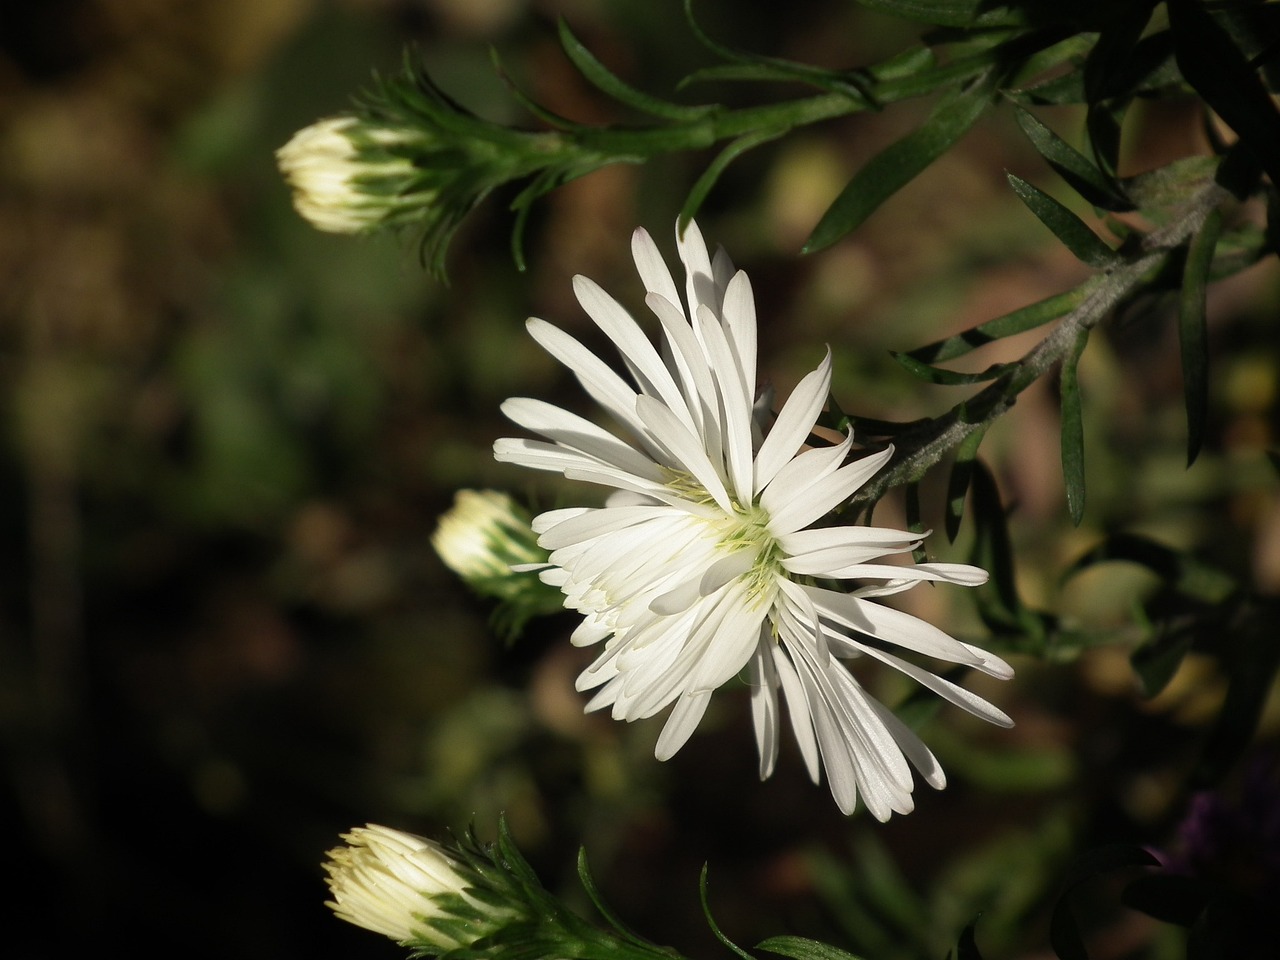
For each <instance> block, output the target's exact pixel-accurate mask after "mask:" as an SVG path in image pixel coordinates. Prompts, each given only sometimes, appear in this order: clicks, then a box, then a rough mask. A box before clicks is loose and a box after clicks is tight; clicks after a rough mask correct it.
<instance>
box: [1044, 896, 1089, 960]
mask: <svg viewBox="0 0 1280 960" xmlns="http://www.w3.org/2000/svg"><path fill="white" fill-rule="evenodd" d="M1049 945H1050V946H1052V947H1053V952H1054V953H1056V954H1057V955H1058V956H1059V957H1060V958H1061V960H1089V949H1088V948H1087V947H1086V946H1085V945H1084V937H1083V936H1081V935H1080V925H1079V924H1078V923H1077V922H1076V916H1075V914H1074V913H1073V912H1072V910H1071V906H1070V904H1068V903H1067V902H1066V900H1059V901H1058V904H1057V906H1055V907H1054V908H1053V916H1052V917H1051V918H1050V920H1049Z"/></svg>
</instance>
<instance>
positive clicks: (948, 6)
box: [858, 0, 1024, 27]
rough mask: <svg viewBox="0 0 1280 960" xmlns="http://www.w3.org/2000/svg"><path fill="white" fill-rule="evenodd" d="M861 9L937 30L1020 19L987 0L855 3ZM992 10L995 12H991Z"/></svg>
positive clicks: (1010, 23) (1003, 23) (1013, 22)
mask: <svg viewBox="0 0 1280 960" xmlns="http://www.w3.org/2000/svg"><path fill="white" fill-rule="evenodd" d="M858 3H860V4H861V5H862V6H864V7H867V8H868V9H871V10H876V11H879V12H880V13H887V14H889V15H891V16H894V17H901V18H902V19H903V20H915V21H917V22H919V23H931V24H934V25H935V26H939V27H995V26H1016V25H1018V24H1021V23H1022V22H1023V19H1024V18H1023V16H1022V14H1021V13H1019V12H1017V10H1016V9H1013V10H1011V9H1008V6H1011V5H1004V4H993V3H990V2H988V0H858ZM992 7H995V8H996V9H991V8H992Z"/></svg>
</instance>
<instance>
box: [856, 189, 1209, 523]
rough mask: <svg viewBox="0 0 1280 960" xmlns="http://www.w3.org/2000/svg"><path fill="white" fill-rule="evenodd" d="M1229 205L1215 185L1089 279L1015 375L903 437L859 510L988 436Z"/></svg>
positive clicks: (862, 496)
mask: <svg viewBox="0 0 1280 960" xmlns="http://www.w3.org/2000/svg"><path fill="white" fill-rule="evenodd" d="M1229 197H1230V194H1229V193H1228V192H1227V191H1226V190H1224V189H1223V188H1222V187H1220V186H1218V185H1217V184H1216V183H1211V184H1209V185H1208V186H1207V187H1205V188H1203V189H1202V190H1200V192H1198V193H1197V194H1196V195H1195V196H1193V197H1192V198H1191V199H1190V200H1189V201H1188V202H1187V204H1186V206H1185V207H1184V208H1183V212H1182V215H1181V216H1180V217H1178V218H1177V219H1175V220H1174V221H1173V222H1172V223H1170V224H1168V225H1167V226H1165V227H1163V228H1161V229H1160V230H1156V231H1153V232H1152V233H1150V234H1148V235H1147V236H1146V238H1145V239H1144V240H1143V243H1142V247H1141V250H1140V252H1139V254H1138V255H1137V256H1136V257H1135V258H1134V259H1133V260H1131V261H1129V262H1128V263H1126V264H1125V265H1124V266H1121V267H1116V268H1114V269H1111V270H1108V271H1106V272H1104V273H1100V274H1096V275H1094V276H1093V277H1090V278H1089V279H1088V280H1086V281H1085V282H1084V284H1083V285H1082V286H1083V288H1084V289H1085V290H1086V291H1087V293H1086V295H1085V298H1084V300H1083V302H1081V304H1080V305H1079V306H1078V307H1076V308H1075V309H1074V310H1072V311H1071V312H1070V313H1068V314H1067V315H1066V316H1064V317H1063V318H1062V320H1060V321H1059V323H1058V326H1057V327H1055V328H1054V330H1053V332H1051V333H1050V334H1049V335H1048V336H1046V337H1045V338H1044V339H1043V340H1041V341H1040V342H1039V343H1038V344H1036V345H1035V346H1034V347H1032V348H1031V350H1029V351H1027V353H1025V354H1024V355H1023V357H1022V359H1021V360H1018V361H1017V362H1016V363H1015V364H1014V365H1013V367H1012V369H1011V371H1010V372H1009V373H1008V374H1006V375H1005V376H1002V377H1001V378H1000V379H998V380H996V381H995V382H993V383H991V384H990V385H989V386H987V387H984V388H983V389H982V390H980V391H978V392H977V393H976V394H974V395H973V396H972V397H970V398H969V399H968V400H964V401H961V402H960V403H958V404H956V405H955V406H954V407H952V408H951V409H950V410H948V411H947V412H946V413H944V414H942V415H941V416H939V417H935V418H934V419H932V420H927V421H925V422H923V423H922V424H920V425H919V426H918V427H914V428H913V429H911V430H909V431H906V432H904V433H902V434H899V438H900V439H901V441H904V442H902V443H901V445H900V450H902V451H904V452H902V453H901V454H900V455H899V456H898V457H896V458H895V460H894V461H893V463H892V466H890V467H889V469H887V470H884V471H882V472H881V473H879V474H877V475H876V477H875V478H874V479H873V480H872V481H871V482H870V483H868V484H867V485H866V486H865V487H863V488H862V490H860V491H859V492H858V494H857V496H855V497H854V498H853V499H852V500H851V501H850V505H851V506H852V507H854V508H855V509H865V508H867V507H870V506H871V505H872V504H874V503H875V502H876V501H877V500H879V499H880V498H881V497H882V496H884V494H885V493H886V492H887V491H888V490H890V489H891V488H893V487H896V486H899V485H901V484H904V483H910V482H912V481H915V480H919V479H920V478H921V477H922V476H923V475H924V473H925V471H927V470H928V469H929V468H930V467H932V466H934V465H935V464H937V463H938V462H939V461H940V460H941V459H942V458H943V457H944V456H946V454H947V453H948V452H950V451H951V450H952V449H954V448H955V447H958V446H959V445H960V444H961V443H963V442H964V439H965V438H966V437H968V436H969V435H970V434H971V433H973V432H974V431H976V430H985V429H986V428H987V427H988V426H989V425H990V424H991V423H992V422H993V421H994V420H995V419H996V418H997V417H999V416H1000V415H1001V414H1003V413H1005V412H1006V411H1008V409H1009V408H1010V407H1012V406H1013V402H1014V400H1015V399H1016V398H1017V396H1018V394H1019V393H1021V392H1022V391H1023V390H1025V389H1026V388H1027V387H1029V386H1030V385H1031V384H1032V383H1034V382H1035V381H1036V380H1038V379H1039V378H1040V376H1041V375H1043V374H1044V373H1045V372H1046V371H1048V370H1050V369H1052V368H1053V367H1054V366H1055V365H1056V364H1057V363H1059V362H1060V361H1061V360H1062V358H1063V357H1065V356H1066V355H1067V353H1068V352H1069V351H1070V350H1071V348H1072V346H1073V344H1074V343H1075V342H1076V338H1077V337H1078V336H1079V334H1080V333H1082V332H1083V331H1087V330H1089V329H1091V328H1093V327H1095V326H1097V325H1098V324H1099V323H1101V322H1102V320H1103V319H1105V318H1106V316H1107V315H1108V314H1109V313H1110V312H1111V310H1112V309H1113V308H1114V307H1115V306H1116V305H1117V304H1118V303H1120V302H1121V301H1122V300H1124V299H1125V298H1127V297H1128V296H1130V295H1131V294H1133V293H1134V292H1135V291H1137V290H1138V289H1139V288H1140V287H1141V286H1142V284H1143V283H1144V282H1145V281H1146V280H1147V279H1148V278H1149V277H1150V275H1151V274H1152V273H1154V272H1155V271H1156V270H1157V268H1159V267H1160V266H1161V265H1162V264H1163V262H1164V260H1165V258H1166V257H1168V255H1169V253H1170V252H1171V251H1173V250H1175V249H1177V248H1178V247H1180V246H1181V245H1182V244H1184V243H1186V242H1187V240H1188V239H1189V238H1190V237H1191V235H1192V234H1194V233H1195V232H1196V231H1197V230H1198V229H1199V228H1200V226H1201V225H1202V224H1203V223H1204V221H1205V219H1206V218H1207V217H1208V216H1209V215H1210V213H1212V212H1213V211H1214V210H1215V209H1217V208H1218V207H1219V206H1220V205H1221V204H1222V203H1223V202H1225V201H1226V200H1227V199H1228V198H1229Z"/></svg>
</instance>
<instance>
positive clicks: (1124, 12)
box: [1084, 0, 1155, 104]
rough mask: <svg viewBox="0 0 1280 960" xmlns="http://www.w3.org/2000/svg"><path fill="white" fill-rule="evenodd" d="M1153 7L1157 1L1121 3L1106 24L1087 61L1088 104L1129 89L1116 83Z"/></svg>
mask: <svg viewBox="0 0 1280 960" xmlns="http://www.w3.org/2000/svg"><path fill="white" fill-rule="evenodd" d="M1153 7H1155V2H1154V0H1139V2H1130V3H1127V4H1123V5H1118V12H1117V13H1116V15H1115V16H1113V17H1111V18H1109V19H1108V21H1107V22H1106V24H1105V25H1104V26H1103V29H1102V31H1101V32H1100V33H1099V34H1098V42H1097V43H1095V44H1094V46H1093V50H1092V51H1090V53H1089V58H1088V59H1087V60H1086V61H1085V64H1084V89H1085V98H1086V100H1087V101H1088V102H1089V103H1091V104H1094V103H1099V102H1101V101H1102V100H1105V99H1107V98H1109V97H1113V96H1122V95H1124V94H1126V93H1127V92H1128V90H1129V87H1127V86H1125V85H1123V84H1121V83H1119V82H1117V81H1118V76H1119V75H1120V74H1122V73H1124V71H1125V70H1126V69H1127V67H1128V65H1129V63H1130V60H1131V58H1132V55H1133V48H1134V46H1135V45H1136V44H1137V42H1138V40H1139V38H1140V37H1141V36H1142V31H1143V30H1144V29H1145V27H1146V25H1147V22H1148V21H1149V20H1150V19H1151V11H1152V8H1153Z"/></svg>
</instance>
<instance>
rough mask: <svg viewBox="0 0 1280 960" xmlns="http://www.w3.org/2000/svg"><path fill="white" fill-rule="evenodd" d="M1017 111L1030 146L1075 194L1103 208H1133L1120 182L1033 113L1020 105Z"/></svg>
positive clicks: (1122, 209)
mask: <svg viewBox="0 0 1280 960" xmlns="http://www.w3.org/2000/svg"><path fill="white" fill-rule="evenodd" d="M1016 110H1017V118H1018V126H1020V127H1021V128H1022V132H1023V133H1025V134H1026V135H1027V139H1028V140H1030V141H1031V144H1032V146H1034V147H1035V148H1036V150H1037V151H1038V152H1039V153H1040V156H1042V157H1044V158H1045V160H1047V161H1048V162H1049V166H1051V167H1053V169H1054V170H1056V171H1058V174H1059V176H1061V177H1062V179H1063V180H1065V181H1067V183H1068V184H1069V185H1070V186H1071V188H1072V189H1073V190H1075V191H1076V193H1078V194H1080V196H1082V197H1084V198H1085V199H1086V200H1088V201H1089V202H1090V203H1091V204H1093V205H1094V206H1095V207H1101V208H1102V209H1104V210H1112V211H1124V210H1132V209H1133V204H1132V203H1131V202H1130V201H1129V199H1128V198H1127V197H1126V196H1125V195H1124V193H1123V191H1122V190H1121V188H1120V185H1119V184H1118V183H1116V182H1115V181H1113V180H1112V179H1111V178H1109V177H1107V176H1106V175H1105V174H1103V172H1102V171H1101V170H1099V169H1098V168H1097V167H1095V166H1094V165H1093V164H1092V163H1091V162H1090V161H1089V160H1087V159H1086V158H1085V156H1084V154H1082V153H1080V152H1079V151H1077V150H1076V149H1075V148H1074V147H1072V146H1071V145H1070V144H1068V143H1067V142H1066V141H1065V140H1063V139H1062V138H1061V137H1060V136H1058V135H1057V134H1056V133H1054V132H1053V131H1052V130H1050V129H1049V128H1048V127H1046V126H1045V125H1044V124H1043V123H1041V122H1040V120H1039V119H1038V118H1037V117H1036V116H1035V115H1034V114H1031V113H1028V112H1027V111H1026V110H1023V109H1022V108H1021V107H1018V108H1016Z"/></svg>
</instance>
